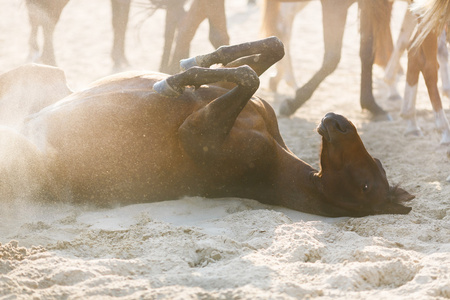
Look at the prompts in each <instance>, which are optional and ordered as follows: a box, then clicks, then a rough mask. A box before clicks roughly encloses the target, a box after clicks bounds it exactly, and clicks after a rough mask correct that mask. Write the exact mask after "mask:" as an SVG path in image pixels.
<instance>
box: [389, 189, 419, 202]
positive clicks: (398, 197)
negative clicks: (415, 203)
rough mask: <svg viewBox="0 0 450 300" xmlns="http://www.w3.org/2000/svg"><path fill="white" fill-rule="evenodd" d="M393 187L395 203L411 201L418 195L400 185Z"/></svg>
mask: <svg viewBox="0 0 450 300" xmlns="http://www.w3.org/2000/svg"><path fill="white" fill-rule="evenodd" d="M392 189H393V195H392V198H393V201H392V202H394V203H402V202H406V201H410V200H412V199H414V198H415V197H416V196H414V195H411V194H410V193H408V192H407V191H405V190H404V189H402V188H399V187H394V188H392Z"/></svg>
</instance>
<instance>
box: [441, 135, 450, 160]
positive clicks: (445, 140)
mask: <svg viewBox="0 0 450 300" xmlns="http://www.w3.org/2000/svg"><path fill="white" fill-rule="evenodd" d="M440 144H441V145H442V146H447V145H450V132H448V131H444V132H443V133H442V138H441V142H440ZM449 151H450V150H449ZM449 151H447V156H448V155H449V154H450V153H449Z"/></svg>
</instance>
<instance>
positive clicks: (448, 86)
mask: <svg viewBox="0 0 450 300" xmlns="http://www.w3.org/2000/svg"><path fill="white" fill-rule="evenodd" d="M437 57H438V62H439V73H440V74H441V81H442V94H443V95H444V96H446V97H447V98H450V75H449V73H450V72H449V68H448V48H447V32H446V31H445V30H444V31H442V33H441V35H439V38H438V54H437Z"/></svg>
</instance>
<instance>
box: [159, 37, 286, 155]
mask: <svg viewBox="0 0 450 300" xmlns="http://www.w3.org/2000/svg"><path fill="white" fill-rule="evenodd" d="M283 55H284V49H283V44H282V43H281V41H280V40H279V39H278V38H275V37H272V38H267V39H263V40H260V41H256V42H250V43H244V44H239V45H233V46H222V47H220V48H219V49H217V50H216V51H214V52H212V53H210V54H207V55H202V56H201V57H197V58H198V59H197V60H195V59H194V60H193V61H195V62H198V63H199V65H200V66H202V67H196V66H194V67H190V68H189V69H188V70H187V71H184V72H182V73H179V74H176V75H172V76H170V77H168V78H166V79H165V80H163V81H159V82H157V83H155V85H154V86H153V89H154V90H155V91H157V92H158V93H160V94H162V95H165V96H168V97H176V96H178V95H180V94H181V93H183V90H184V87H185V86H187V85H192V86H196V87H198V86H200V85H202V84H207V83H216V82H224V81H225V82H230V83H233V84H234V85H235V87H234V88H233V89H231V90H230V91H229V92H227V93H225V94H224V95H222V96H220V97H218V98H217V99H215V100H213V101H212V102H210V103H209V104H208V105H206V106H205V107H203V108H201V109H200V110H198V111H196V112H194V113H193V114H192V115H190V116H189V117H188V118H187V119H186V120H185V122H184V123H183V124H182V125H181V127H180V128H179V133H180V139H181V141H182V144H183V147H184V148H185V150H186V151H187V152H188V153H190V154H191V155H194V156H196V157H202V158H206V157H207V156H209V155H212V154H214V153H215V151H220V145H221V144H222V143H223V142H224V141H225V139H226V138H227V136H228V134H229V133H230V131H231V129H232V128H233V126H234V123H235V120H236V118H237V117H238V115H239V113H240V112H241V111H242V109H244V107H245V105H246V104H247V102H248V101H249V100H250V98H251V97H252V95H253V94H254V93H255V92H256V90H257V89H258V87H259V78H258V76H259V75H260V74H262V73H263V72H264V71H265V70H267V69H268V68H269V67H270V66H271V65H273V64H274V63H275V62H277V61H278V60H280V59H281V58H282V57H283ZM216 63H222V64H224V65H230V64H232V65H240V66H238V67H231V68H228V67H227V68H216V69H209V68H207V67H208V66H210V65H212V64H216ZM243 64H245V65H243ZM249 64H250V66H249ZM205 67H206V68H205Z"/></svg>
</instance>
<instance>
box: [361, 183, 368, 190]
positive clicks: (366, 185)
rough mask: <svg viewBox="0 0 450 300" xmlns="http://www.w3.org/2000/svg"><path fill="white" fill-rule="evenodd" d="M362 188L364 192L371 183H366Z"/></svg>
mask: <svg viewBox="0 0 450 300" xmlns="http://www.w3.org/2000/svg"><path fill="white" fill-rule="evenodd" d="M362 190H363V192H367V191H368V190H369V184H367V183H366V184H364V185H363V188H362Z"/></svg>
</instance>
